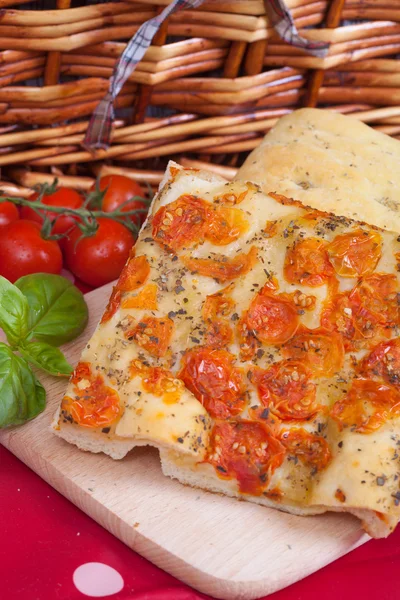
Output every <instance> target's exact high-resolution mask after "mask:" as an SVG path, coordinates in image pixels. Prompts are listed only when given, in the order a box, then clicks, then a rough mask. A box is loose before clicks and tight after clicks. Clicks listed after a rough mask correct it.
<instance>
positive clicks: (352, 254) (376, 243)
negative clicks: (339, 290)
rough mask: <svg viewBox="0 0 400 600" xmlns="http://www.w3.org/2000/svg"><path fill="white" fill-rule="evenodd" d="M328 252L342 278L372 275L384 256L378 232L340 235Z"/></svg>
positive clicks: (365, 231)
mask: <svg viewBox="0 0 400 600" xmlns="http://www.w3.org/2000/svg"><path fill="white" fill-rule="evenodd" d="M327 252H328V255H329V260H330V262H331V263H332V266H333V268H334V269H335V271H336V273H337V274H338V275H340V276H341V277H363V276H365V275H369V274H371V273H372V272H373V271H374V270H375V268H376V265H377V264H378V262H379V260H380V258H381V255H382V237H381V235H380V234H379V233H378V232H377V231H372V230H364V229H357V230H355V231H351V232H349V233H345V234H343V235H338V236H336V237H335V239H334V240H333V241H332V242H331V243H330V244H328V247H327Z"/></svg>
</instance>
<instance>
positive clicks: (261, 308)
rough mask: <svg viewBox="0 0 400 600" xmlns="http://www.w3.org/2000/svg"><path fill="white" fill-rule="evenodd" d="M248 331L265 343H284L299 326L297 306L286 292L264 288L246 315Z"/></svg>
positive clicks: (245, 320) (245, 322) (245, 321)
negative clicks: (276, 292) (278, 292)
mask: <svg viewBox="0 0 400 600" xmlns="http://www.w3.org/2000/svg"><path fill="white" fill-rule="evenodd" d="M243 320H244V324H245V328H246V329H247V332H248V333H249V334H250V335H252V336H254V337H256V338H257V339H258V340H259V341H260V342H263V343H265V344H284V343H285V342H287V341H288V340H290V338H291V337H292V336H293V335H294V334H295V333H296V330H297V328H298V326H299V317H298V314H297V307H296V306H295V304H294V303H293V302H292V301H291V300H290V299H289V298H288V297H286V295H285V294H273V293H271V292H270V291H269V288H268V287H266V288H262V290H261V291H260V292H259V293H258V294H257V296H256V297H255V298H254V299H253V300H252V301H251V304H250V307H249V310H248V311H247V313H246V314H245V316H244V319H243Z"/></svg>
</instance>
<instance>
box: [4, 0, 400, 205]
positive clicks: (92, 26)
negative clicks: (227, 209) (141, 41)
mask: <svg viewBox="0 0 400 600" xmlns="http://www.w3.org/2000/svg"><path fill="white" fill-rule="evenodd" d="M166 4H168V0H158V1H157V0H156V1H154V0H142V1H141V2H140V3H138V2H130V1H121V2H105V3H98V4H94V3H89V2H88V3H87V4H86V5H85V6H75V5H71V2H70V0H57V1H56V4H55V5H54V9H52V10H39V7H40V6H41V5H40V3H34V4H29V5H27V4H24V3H21V2H16V1H13V0H8V1H7V0H0V6H1V7H2V15H1V19H0V167H1V178H2V180H10V181H13V182H15V183H16V184H18V185H11V184H10V183H8V184H4V185H3V181H2V182H1V185H2V188H3V189H4V190H5V191H7V192H8V193H22V194H26V193H28V192H27V190H25V188H26V186H29V185H32V184H35V183H38V182H42V181H44V180H46V178H50V179H52V178H53V177H54V174H57V175H59V176H60V177H61V178H62V179H61V181H63V182H64V183H65V182H68V183H69V185H73V186H74V187H80V188H83V189H84V188H87V187H89V186H90V185H91V182H92V180H93V178H94V177H95V176H96V174H98V171H99V168H100V162H103V161H105V164H103V165H102V166H101V168H102V172H105V170H108V171H110V170H113V171H114V172H126V173H128V174H132V175H133V176H135V177H136V178H138V179H139V180H145V179H146V180H148V181H149V182H150V183H151V184H153V185H157V183H158V181H159V179H160V177H161V172H162V169H163V167H164V165H165V161H166V159H167V157H168V158H169V157H174V158H176V159H178V160H181V161H182V156H185V157H186V158H184V160H186V161H190V164H195V163H196V161H200V163H207V164H208V166H209V163H210V162H211V163H212V166H211V168H213V169H216V170H217V171H218V172H220V173H222V174H224V175H226V176H227V177H228V178H229V177H232V176H233V175H234V173H235V169H236V168H237V166H238V165H239V164H240V162H241V160H242V159H243V153H245V152H247V151H249V150H252V149H253V148H254V147H255V146H257V145H258V143H259V141H260V139H261V138H262V137H263V136H264V135H265V133H266V132H267V131H268V130H269V129H270V128H271V127H272V126H273V125H274V123H275V122H276V120H277V119H278V118H279V117H280V116H281V115H283V114H286V113H287V112H289V111H291V110H293V109H294V108H296V107H299V106H322V107H328V108H333V109H334V110H339V111H341V112H345V113H354V114H356V115H357V116H358V117H359V118H360V119H362V120H363V121H365V122H367V123H370V124H371V125H372V126H373V127H375V128H377V129H379V130H381V131H384V132H386V133H388V134H390V135H393V136H400V61H398V60H396V56H397V54H399V53H400V2H399V0H358V1H357V0H332V1H327V0H321V1H315V2H312V1H310V0H287V2H286V4H287V7H288V8H289V9H290V11H291V13H292V16H293V18H294V21H295V24H296V26H297V28H298V29H299V32H300V34H301V35H303V36H304V37H306V38H308V39H312V40H320V41H325V42H329V43H330V48H329V52H328V54H327V56H326V57H324V58H318V57H314V56H310V55H308V54H307V53H306V52H304V51H303V50H301V49H298V48H294V47H292V46H289V45H288V44H286V43H284V42H282V41H281V40H280V39H279V38H278V36H277V35H276V34H275V33H274V31H273V29H272V27H271V25H270V23H268V19H267V17H266V15H265V9H264V4H263V2H262V0H236V1H235V0H231V1H230V2H225V1H223V0H222V1H221V0H214V1H207V2H205V3H204V4H203V5H202V6H201V7H200V8H198V9H196V10H186V11H182V12H180V13H177V14H175V15H173V16H172V17H171V18H170V19H169V21H168V22H167V23H166V24H165V25H164V26H163V27H162V28H161V30H160V31H159V32H158V34H157V35H156V37H155V38H154V40H153V44H152V46H151V47H150V48H149V50H148V51H147V53H146V55H145V58H144V60H143V61H142V62H141V63H140V64H139V65H138V67H137V69H136V71H134V73H133V74H132V76H131V77H130V79H129V81H128V82H127V83H126V84H125V86H124V88H123V90H122V92H121V94H120V95H119V97H118V99H117V102H116V106H117V107H119V109H120V111H122V112H120V117H119V118H118V120H117V121H116V122H115V128H114V132H113V135H112V145H111V146H110V148H109V149H108V150H99V151H98V152H96V154H95V155H93V154H91V153H89V152H87V151H85V150H83V149H82V148H81V146H80V144H81V142H82V140H83V137H84V133H85V131H86V128H87V125H88V121H89V117H90V115H91V113H92V111H93V109H94V108H95V107H96V105H97V103H98V102H99V100H100V99H101V98H102V97H103V96H104V94H105V93H106V91H107V89H108V80H109V77H110V75H111V73H112V68H113V66H114V64H115V61H116V59H117V57H118V56H119V55H120V54H121V53H122V51H123V49H124V48H125V45H126V42H127V40H128V39H129V38H130V37H131V36H132V35H133V34H134V33H135V32H136V31H137V29H138V27H139V26H140V25H141V24H142V23H143V21H145V20H147V19H149V18H151V17H153V16H154V15H155V14H156V13H157V11H160V10H161V9H162V7H163V6H165V5H166ZM46 7H47V3H46ZM33 82H34V83H35V84H36V85H33ZM15 165H17V166H15ZM77 165H78V166H77ZM223 165H224V166H223ZM27 167H28V168H27ZM64 177H67V180H65V181H64V179H63V178H64ZM68 178H70V179H68ZM71 178H72V179H71Z"/></svg>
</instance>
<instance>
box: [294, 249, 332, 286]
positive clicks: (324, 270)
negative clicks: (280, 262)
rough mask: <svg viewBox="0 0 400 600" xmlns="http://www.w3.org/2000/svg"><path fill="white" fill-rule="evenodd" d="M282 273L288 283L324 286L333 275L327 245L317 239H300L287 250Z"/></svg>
mask: <svg viewBox="0 0 400 600" xmlns="http://www.w3.org/2000/svg"><path fill="white" fill-rule="evenodd" d="M283 273H284V276H285V278H286V280H287V281H288V282H289V283H300V284H302V285H308V286H310V287H318V286H321V285H324V284H325V283H326V282H327V281H328V280H329V279H330V278H331V277H332V276H333V274H334V270H333V268H332V265H331V263H330V262H329V257H328V253H327V244H326V243H325V242H323V241H322V240H319V239H318V238H310V237H309V238H306V239H300V240H299V241H297V242H296V243H295V244H294V245H293V246H292V247H291V248H289V249H288V250H287V252H286V256H285V263H284V267H283Z"/></svg>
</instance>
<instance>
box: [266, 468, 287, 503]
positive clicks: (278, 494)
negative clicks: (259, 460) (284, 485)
mask: <svg viewBox="0 0 400 600" xmlns="http://www.w3.org/2000/svg"><path fill="white" fill-rule="evenodd" d="M260 479H261V481H265V480H266V477H265V475H264V474H262V475H261V476H260ZM263 496H265V497H266V498H269V499H270V500H272V501H273V502H282V500H283V496H284V493H283V492H282V490H281V489H280V488H279V487H277V486H275V487H273V488H271V489H270V490H266V491H265V492H263Z"/></svg>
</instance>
